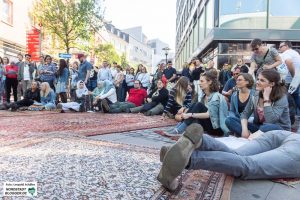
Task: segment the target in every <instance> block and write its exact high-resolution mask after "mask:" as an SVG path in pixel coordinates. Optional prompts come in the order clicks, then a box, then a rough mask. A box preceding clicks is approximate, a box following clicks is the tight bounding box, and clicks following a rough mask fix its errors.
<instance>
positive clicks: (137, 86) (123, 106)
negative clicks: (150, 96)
mask: <svg viewBox="0 0 300 200" xmlns="http://www.w3.org/2000/svg"><path fill="white" fill-rule="evenodd" d="M141 87H142V85H141V82H140V81H139V80H135V81H134V88H132V89H130V91H129V96H128V99H127V101H125V102H116V103H113V104H111V105H105V102H103V106H102V107H103V108H104V109H106V111H107V112H110V113H121V112H127V113H129V112H130V108H134V107H137V106H141V105H142V104H144V102H145V100H146V98H147V92H146V90H144V89H143V88H141Z"/></svg>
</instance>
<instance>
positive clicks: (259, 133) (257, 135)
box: [248, 130, 263, 140]
mask: <svg viewBox="0 0 300 200" xmlns="http://www.w3.org/2000/svg"><path fill="white" fill-rule="evenodd" d="M261 134H263V132H261V131H260V130H258V131H256V132H255V133H252V134H251V135H250V136H249V137H248V140H253V139H255V138H258V137H259V136H261Z"/></svg>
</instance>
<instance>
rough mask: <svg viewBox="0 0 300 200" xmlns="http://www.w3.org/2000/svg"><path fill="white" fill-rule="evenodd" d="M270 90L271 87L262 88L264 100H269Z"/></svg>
mask: <svg viewBox="0 0 300 200" xmlns="http://www.w3.org/2000/svg"><path fill="white" fill-rule="evenodd" d="M271 92H272V87H270V86H268V87H266V88H264V92H263V97H264V100H270V94H271Z"/></svg>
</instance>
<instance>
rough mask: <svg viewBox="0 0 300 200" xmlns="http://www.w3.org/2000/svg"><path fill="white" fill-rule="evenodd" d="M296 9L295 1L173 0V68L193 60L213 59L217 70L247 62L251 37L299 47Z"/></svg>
mask: <svg viewBox="0 0 300 200" xmlns="http://www.w3.org/2000/svg"><path fill="white" fill-rule="evenodd" d="M299 7H300V1H297V0H285V1H281V0H251V1H249V0H177V2H176V15H177V17H176V55H175V62H176V66H177V68H178V67H179V66H182V65H183V63H184V62H189V61H191V59H192V58H193V57H199V58H200V59H202V61H204V62H207V60H210V59H214V60H215V63H216V66H218V67H220V66H222V65H223V63H225V62H227V63H230V64H232V65H234V64H235V63H236V60H237V59H238V58H243V59H244V60H245V61H246V62H249V61H250V60H249V59H250V56H251V54H252V52H251V49H250V47H249V43H250V41H251V40H252V39H254V38H260V39H262V40H263V41H264V42H265V43H266V44H267V45H268V46H275V47H278V45H279V42H280V41H282V40H289V41H291V42H292V44H293V47H294V48H300V12H299ZM178 69H180V68H178Z"/></svg>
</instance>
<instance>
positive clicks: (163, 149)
mask: <svg viewBox="0 0 300 200" xmlns="http://www.w3.org/2000/svg"><path fill="white" fill-rule="evenodd" d="M170 149H171V146H162V147H161V148H160V152H159V160H160V162H163V161H164V158H165V155H166V153H167V152H168V151H169V150H170Z"/></svg>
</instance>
